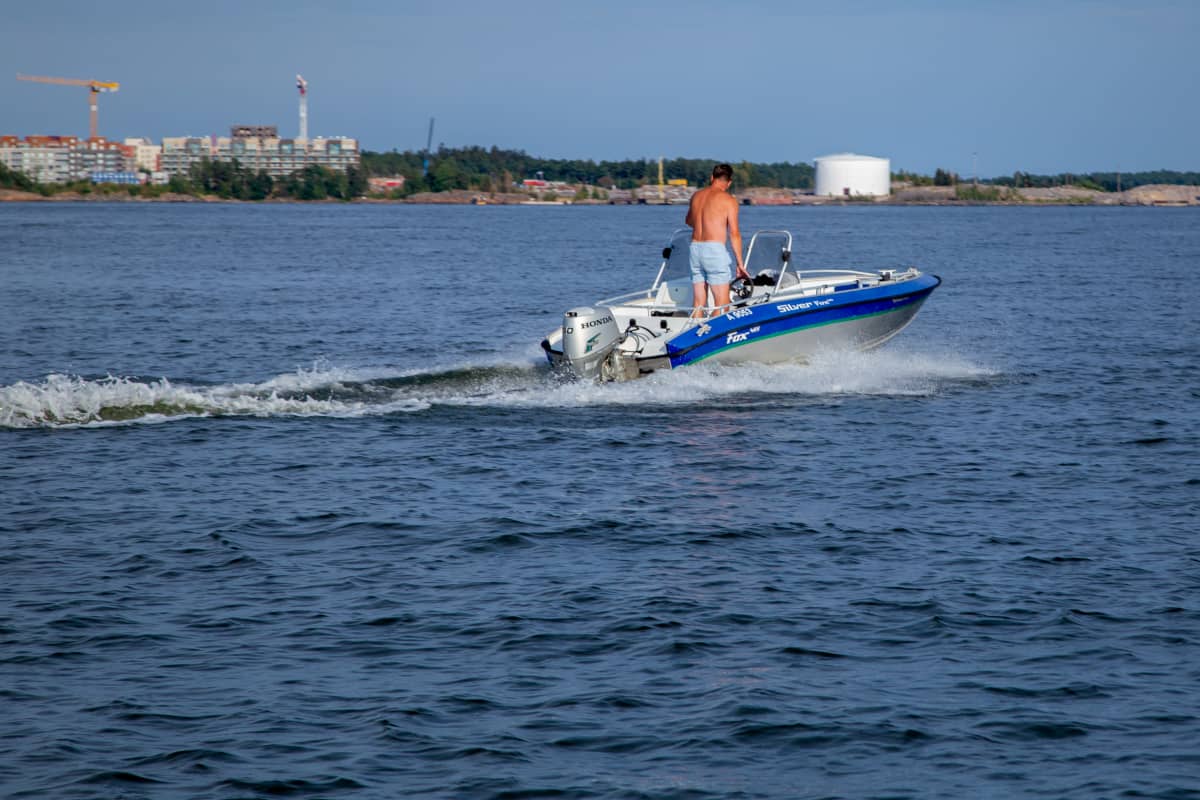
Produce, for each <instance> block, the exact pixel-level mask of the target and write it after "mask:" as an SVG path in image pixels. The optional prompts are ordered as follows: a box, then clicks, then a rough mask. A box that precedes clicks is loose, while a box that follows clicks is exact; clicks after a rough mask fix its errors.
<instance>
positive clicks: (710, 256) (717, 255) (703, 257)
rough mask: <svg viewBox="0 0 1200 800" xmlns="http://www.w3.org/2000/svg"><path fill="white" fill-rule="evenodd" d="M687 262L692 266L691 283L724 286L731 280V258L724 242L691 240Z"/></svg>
mask: <svg viewBox="0 0 1200 800" xmlns="http://www.w3.org/2000/svg"><path fill="white" fill-rule="evenodd" d="M688 263H689V264H690V265H691V267H692V283H707V284H708V285H709V286H726V285H728V284H729V282H730V281H731V280H733V270H732V269H730V266H731V265H732V263H733V259H732V258H730V256H729V251H728V250H726V249H725V243H724V242H692V246H691V249H690V250H689V251H688Z"/></svg>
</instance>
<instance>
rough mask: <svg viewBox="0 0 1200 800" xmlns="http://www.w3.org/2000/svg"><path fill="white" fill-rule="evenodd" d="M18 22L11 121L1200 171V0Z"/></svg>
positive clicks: (534, 4) (730, 155) (429, 5)
mask: <svg viewBox="0 0 1200 800" xmlns="http://www.w3.org/2000/svg"><path fill="white" fill-rule="evenodd" d="M9 5H10V6H11V7H9V8H8V9H7V11H6V12H5V27H4V29H3V30H2V31H0V40H2V41H3V47H0V68H2V72H0V133H11V134H19V135H26V134H34V133H57V134H75V135H86V133H87V108H86V105H87V104H86V91H85V90H83V89H76V88H72V87H62V86H45V85H40V84H33V83H25V82H18V81H17V80H16V74H17V73H18V72H21V73H25V74H33V75H53V76H63V77H77V78H95V79H100V80H112V81H119V82H120V83H121V90H120V92H119V93H117V94H110V95H103V96H102V97H101V98H100V131H101V134H103V135H107V136H109V137H110V138H123V137H126V136H148V137H150V138H152V139H155V140H159V139H161V138H162V137H163V136H182V135H209V134H221V135H227V133H228V129H229V126H230V125H232V124H235V123H245V124H275V125H278V126H279V129H280V132H281V134H283V135H286V136H291V135H295V134H296V130H297V121H296V120H297V113H296V91H295V88H294V86H293V83H294V75H295V74H296V73H297V72H299V73H302V74H303V75H304V77H305V78H307V79H308V81H309V84H310V101H309V103H310V105H309V133H310V135H313V136H316V135H326V136H334V135H345V136H353V137H356V138H358V139H360V140H361V142H362V144H363V147H365V148H366V149H371V150H390V149H392V148H396V149H399V150H406V149H419V148H421V147H423V146H424V143H425V137H426V130H427V126H428V123H429V118H430V117H431V116H432V117H436V118H437V128H436V131H435V134H434V143H435V145H436V144H437V143H439V142H440V143H444V144H446V145H447V146H460V145H470V144H479V145H484V146H490V145H497V146H499V147H505V148H519V149H523V150H525V151H526V152H528V153H530V154H533V155H539V156H546V157H556V158H595V159H606V158H607V159H621V158H657V157H658V156H666V157H668V158H670V157H694V158H719V159H722V160H728V161H741V160H749V161H791V162H797V161H811V160H812V159H813V158H814V157H816V156H820V155H825V154H828V153H833V152H841V151H854V152H860V153H866V154H870V155H877V156H886V157H888V158H891V160H892V165H893V168H894V169H899V168H904V169H910V170H915V171H919V172H926V173H932V172H933V170H934V169H935V168H936V167H945V168H947V169H953V170H955V171H957V172H959V173H961V174H963V175H970V174H971V172H972V169H973V164H975V163H977V164H978V171H979V173H980V174H981V175H983V176H994V175H1002V174H1010V173H1012V172H1013V171H1014V170H1018V169H1019V170H1024V171H1029V172H1038V173H1057V172H1062V171H1071V172H1087V171H1093V170H1096V171H1100V170H1103V171H1108V170H1115V169H1117V168H1120V169H1122V170H1124V171H1127V172H1128V171H1135V170H1146V169H1159V168H1168V169H1180V170H1200V147H1198V146H1200V103H1197V99H1196V98H1197V95H1196V91H1197V87H1200V56H1198V55H1197V50H1196V35H1197V33H1198V32H1200V2H1196V0H1038V1H1036V2H1035V1H1034V0H1007V1H1001V0H976V1H975V2H970V1H969V0H962V1H961V2H950V1H949V0H909V2H899V1H896V2H885V1H884V0H790V1H787V0H784V1H781V2H775V1H774V0H749V1H748V2H734V1H733V0H728V1H727V2H713V0H687V1H686V2H674V1H672V2H653V0H643V2H631V1H630V0H602V1H601V0H597V1H596V2H592V3H577V2H569V1H567V0H564V1H563V2H549V1H547V2H541V1H540V0H532V1H530V2H523V1H522V0H512V1H511V2H504V0H493V1H492V2H480V1H478V0H437V1H436V2H435V1H434V0H427V1H426V2H405V1H404V0H362V1H359V0H343V1H342V2H331V1H330V0H320V2H317V1H316V0H290V2H286V3H285V2H274V1H273V0H272V1H271V2H237V3H235V2H228V0H200V1H199V2H187V3H182V2H173V1H171V0H153V2H150V1H148V0H124V1H123V2H117V3H95V2H81V1H80V0H59V2H55V3H20V4H18V3H13V4H9Z"/></svg>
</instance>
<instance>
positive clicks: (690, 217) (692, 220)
mask: <svg viewBox="0 0 1200 800" xmlns="http://www.w3.org/2000/svg"><path fill="white" fill-rule="evenodd" d="M683 224H684V225H687V226H688V227H689V228H695V227H696V195H692V199H691V200H689V201H688V213H687V217H685V218H684V220H683Z"/></svg>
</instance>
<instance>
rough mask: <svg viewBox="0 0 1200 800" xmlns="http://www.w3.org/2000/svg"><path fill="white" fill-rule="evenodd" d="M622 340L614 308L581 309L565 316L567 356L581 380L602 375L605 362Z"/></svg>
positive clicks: (564, 344)
mask: <svg viewBox="0 0 1200 800" xmlns="http://www.w3.org/2000/svg"><path fill="white" fill-rule="evenodd" d="M620 338H621V329H620V328H618V327H617V321H616V319H614V318H613V315H612V311H611V310H610V309H607V308H591V307H590V306H581V307H580V308H572V309H571V310H570V311H568V312H567V313H565V314H563V357H564V358H565V359H566V361H567V363H568V364H570V365H571V369H572V370H573V371H574V372H575V374H577V375H579V376H580V377H581V378H595V377H597V376H599V375H600V370H601V367H602V365H603V364H604V359H605V358H606V357H607V356H608V354H609V353H611V352H612V350H613V348H614V347H616V346H617V342H618V341H619V340H620Z"/></svg>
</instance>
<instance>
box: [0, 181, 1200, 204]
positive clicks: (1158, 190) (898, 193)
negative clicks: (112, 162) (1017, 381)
mask: <svg viewBox="0 0 1200 800" xmlns="http://www.w3.org/2000/svg"><path fill="white" fill-rule="evenodd" d="M736 196H737V197H738V199H739V200H740V201H741V202H742V204H743V205H747V206H830V205H842V206H904V205H912V206H1033V207H1041V206H1064V205H1074V206H1137V207H1186V206H1200V186H1187V185H1174V184H1154V185H1146V186H1138V187H1136V188H1134V189H1129V190H1127V191H1124V192H1101V191H1096V190H1094V189H1084V188H1081V187H1075V186H1056V187H1052V188H1037V189H1034V188H1022V189H1012V188H1006V187H993V186H983V185H981V186H979V187H973V186H971V185H970V184H959V185H958V186H916V187H899V188H897V189H895V190H894V192H893V193H892V194H891V195H888V196H887V197H876V198H870V197H851V198H842V197H818V196H816V195H812V194H804V193H797V192H796V191H794V190H789V189H769V188H762V187H751V188H749V189H745V190H743V191H742V192H738V193H737V194H736ZM0 202H17V203H22V202H30V203H46V202H48V203H94V202H110V203H231V204H238V205H275V204H288V205H292V204H313V203H325V204H338V205H340V204H345V203H351V204H360V205H505V206H514V205H515V206H519V205H530V206H547V205H577V206H578V205H586V206H603V205H665V204H660V203H627V202H616V203H613V202H610V201H607V200H566V199H564V200H563V201H561V202H555V201H542V200H536V199H535V198H533V197H531V196H530V195H527V194H501V193H490V192H470V191H462V190H455V191H448V192H423V193H418V194H414V195H410V196H409V197H404V198H386V197H362V198H359V199H356V200H337V199H330V200H297V199H293V198H270V199H266V200H235V199H228V198H221V197H217V196H216V195H191V194H171V193H167V194H162V195H158V196H157V197H142V196H138V195H130V194H128V193H127V192H121V191H112V190H109V191H97V192H91V193H88V194H80V193H78V192H61V193H58V194H52V195H48V196H47V195H42V194H40V193H37V192H25V191H20V190H17V189H0Z"/></svg>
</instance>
